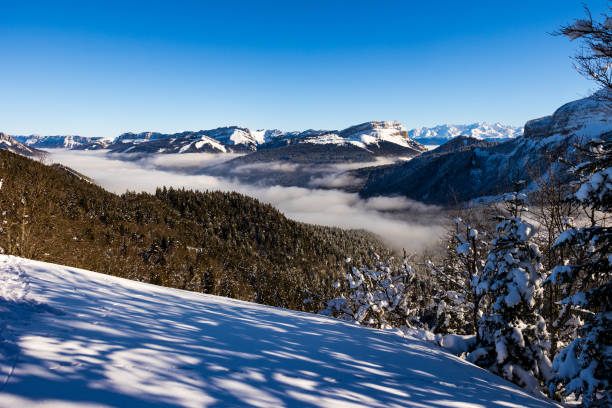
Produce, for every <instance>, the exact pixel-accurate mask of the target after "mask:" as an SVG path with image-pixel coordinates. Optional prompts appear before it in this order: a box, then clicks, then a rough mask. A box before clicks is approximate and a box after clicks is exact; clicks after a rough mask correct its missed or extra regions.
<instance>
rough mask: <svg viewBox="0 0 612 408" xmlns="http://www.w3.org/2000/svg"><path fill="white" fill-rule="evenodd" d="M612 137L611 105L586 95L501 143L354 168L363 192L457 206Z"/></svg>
mask: <svg viewBox="0 0 612 408" xmlns="http://www.w3.org/2000/svg"><path fill="white" fill-rule="evenodd" d="M593 137H603V138H610V137H612V105H610V104H609V103H605V102H603V101H600V100H598V99H597V98H596V97H589V98H584V99H580V100H577V101H573V102H570V103H568V104H565V105H563V106H562V107H560V108H559V109H557V110H556V111H555V113H554V114H553V115H551V116H547V117H545V118H541V119H537V120H534V121H529V122H527V124H526V125H525V134H524V135H523V136H520V137H516V138H514V139H511V140H508V141H506V142H501V143H489V144H473V143H471V144H469V146H467V148H463V147H462V148H460V149H457V148H451V149H448V148H447V147H445V145H442V146H441V147H439V148H438V149H435V150H432V151H429V152H426V153H424V154H422V155H420V156H418V157H416V158H414V159H412V160H410V161H409V162H405V163H402V164H397V165H390V166H382V167H378V168H374V169H365V170H361V171H356V172H354V174H353V177H355V178H360V179H363V178H365V179H367V181H366V182H365V184H364V186H363V188H362V190H361V192H360V193H361V195H362V196H365V197H371V196H376V195H404V196H407V197H409V198H412V199H415V200H419V201H424V202H427V203H435V204H443V205H445V204H455V203H456V202H464V201H468V200H472V199H475V198H478V197H482V196H489V195H497V194H499V193H502V192H505V191H508V188H510V187H511V185H512V184H511V179H517V180H518V179H523V180H527V181H530V180H533V179H534V177H540V176H545V175H546V172H547V171H548V167H549V164H550V160H557V159H558V158H559V157H563V156H566V157H567V158H568V159H571V158H572V155H574V144H576V143H580V142H583V141H586V140H589V139H591V138H593Z"/></svg>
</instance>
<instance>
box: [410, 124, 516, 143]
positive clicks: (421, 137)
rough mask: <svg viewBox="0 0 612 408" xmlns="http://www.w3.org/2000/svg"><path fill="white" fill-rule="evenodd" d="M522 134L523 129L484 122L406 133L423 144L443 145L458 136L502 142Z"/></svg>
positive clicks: (443, 126) (440, 126) (423, 128)
mask: <svg viewBox="0 0 612 408" xmlns="http://www.w3.org/2000/svg"><path fill="white" fill-rule="evenodd" d="M522 134H523V128H521V127H516V126H510V125H504V124H501V123H493V124H489V123H486V122H477V123H472V124H471V125H448V124H445V125H438V126H435V127H432V128H426V127H422V128H417V129H411V130H409V131H408V136H409V137H410V138H411V139H414V140H416V141H418V142H419V143H423V144H428V145H430V144H432V145H436V144H438V145H439V144H444V143H446V142H447V141H449V140H451V139H453V138H455V137H458V136H469V137H473V138H475V139H480V140H488V141H502V140H508V139H513V138H515V137H518V136H521V135H522Z"/></svg>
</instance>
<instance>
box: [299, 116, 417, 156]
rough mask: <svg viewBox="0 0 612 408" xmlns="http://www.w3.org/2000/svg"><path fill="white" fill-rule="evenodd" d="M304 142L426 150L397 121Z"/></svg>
mask: <svg viewBox="0 0 612 408" xmlns="http://www.w3.org/2000/svg"><path fill="white" fill-rule="evenodd" d="M304 142H305V143H315V144H351V145H354V146H357V147H360V148H368V146H372V145H374V146H380V145H381V143H390V144H393V145H398V146H401V147H405V148H411V149H415V150H417V151H421V150H422V151H424V150H425V149H424V148H423V147H422V146H421V145H420V144H419V143H416V142H414V141H413V140H411V139H410V138H409V137H408V131H407V130H406V128H405V127H404V125H402V124H401V123H399V122H396V121H372V122H365V123H361V124H359V125H355V126H351V127H348V128H346V129H344V130H341V131H330V132H325V133H322V134H319V135H315V136H312V137H308V138H306V139H305V140H304Z"/></svg>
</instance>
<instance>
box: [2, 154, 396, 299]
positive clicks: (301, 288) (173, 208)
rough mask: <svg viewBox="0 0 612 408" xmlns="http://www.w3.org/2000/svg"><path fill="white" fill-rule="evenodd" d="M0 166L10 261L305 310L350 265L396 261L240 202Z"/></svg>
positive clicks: (368, 237)
mask: <svg viewBox="0 0 612 408" xmlns="http://www.w3.org/2000/svg"><path fill="white" fill-rule="evenodd" d="M0 163H1V164H2V166H1V167H0V179H2V180H3V183H2V186H1V188H0V211H2V218H0V221H1V222H2V223H3V224H2V230H1V231H0V247H1V248H2V251H0V252H4V253H8V254H13V255H20V256H25V257H28V258H33V259H40V260H45V261H51V262H56V263H62V264H68V265H73V266H77V267H81V268H87V269H92V270H95V271H98V272H105V273H112V274H116V275H119V276H122V277H127V278H130V279H136V280H139V281H145V282H151V283H155V284H159V285H163V286H170V287H177V288H181V289H188V290H194V291H199V292H206V293H212V294H222V295H225V296H230V297H235V298H239V299H246V300H256V301H257V302H260V303H266V304H271V305H274V306H284V307H290V308H295V309H300V310H314V309H317V308H318V307H319V306H318V304H317V303H316V302H311V303H304V302H303V300H304V299H307V298H312V297H316V296H318V295H320V296H321V298H328V295H329V292H331V291H332V290H333V289H332V286H331V283H332V282H333V280H334V279H336V278H337V277H338V276H340V275H341V274H343V273H344V272H345V267H346V266H345V262H344V259H345V258H346V257H352V258H354V259H363V260H364V261H366V260H367V259H369V257H370V255H371V253H372V251H375V252H377V253H380V254H381V255H384V254H389V251H388V250H387V249H385V247H384V246H383V245H382V244H381V243H380V242H379V241H378V239H377V238H375V237H374V236H373V235H372V234H369V233H365V232H361V231H345V230H341V229H339V228H328V227H320V226H315V225H308V224H303V223H299V222H295V221H292V220H289V219H287V218H286V217H285V216H284V215H282V214H281V213H280V212H279V211H278V210H276V209H274V208H273V207H272V206H271V205H267V204H263V203H261V202H259V201H257V200H255V199H252V198H249V197H246V196H243V195H240V194H237V193H222V192H194V191H184V190H175V189H160V190H159V191H157V193H156V194H145V193H142V194H135V193H127V194H124V195H122V196H118V195H115V194H112V193H109V192H107V191H105V190H103V189H102V188H100V187H99V186H97V185H95V184H92V183H91V182H90V180H88V179H87V178H84V177H83V175H80V174H78V173H77V172H74V171H72V170H70V169H66V168H65V167H62V166H46V165H44V164H42V163H39V162H37V161H33V160H30V159H27V158H25V157H21V156H18V155H15V154H12V153H10V152H7V151H2V150H0ZM67 248H70V249H69V250H67ZM317 299H318V298H317Z"/></svg>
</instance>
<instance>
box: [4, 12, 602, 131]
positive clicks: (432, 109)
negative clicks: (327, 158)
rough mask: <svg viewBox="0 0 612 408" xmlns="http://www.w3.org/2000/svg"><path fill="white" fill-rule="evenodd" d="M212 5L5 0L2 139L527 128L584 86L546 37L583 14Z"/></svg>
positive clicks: (560, 41)
mask: <svg viewBox="0 0 612 408" xmlns="http://www.w3.org/2000/svg"><path fill="white" fill-rule="evenodd" d="M215 3H216V4H214V3H213V2H205V1H169V0H168V1H151V0H149V1H127V0H125V1H117V2H116V1H112V0H111V1H84V0H81V1H75V2H71V1H61V0H56V1H22V0H14V1H13V0H8V1H7V0H0V131H5V132H8V133H9V134H30V133H39V134H81V135H85V136H109V137H110V136H116V135H118V134H119V133H122V132H124V131H145V130H157V131H179V130H196V129H207V128H212V127H216V126H224V125H232V124H236V125H243V126H247V127H250V128H280V129H285V130H299V129H305V128H342V127H345V126H348V125H351V124H355V123H359V122H363V121H367V120H399V121H401V122H402V123H404V124H405V125H406V126H407V127H409V128H412V127H419V126H431V125H435V124H440V123H471V122H476V121H488V122H496V121H499V122H503V123H508V124H513V125H522V124H523V123H524V122H525V121H526V120H528V119H532V118H535V117H538V116H543V115H546V114H550V113H552V111H553V110H554V109H555V108H557V107H558V106H560V105H561V104H562V103H565V102H568V101H570V100H573V99H577V98H579V97H583V96H586V95H587V94H588V93H589V91H590V90H593V86H594V85H592V84H591V83H590V82H588V81H586V80H584V79H582V78H581V77H580V76H579V75H578V74H577V73H576V72H575V71H574V69H573V67H572V63H571V61H570V59H569V56H570V55H572V54H573V53H574V51H575V50H576V46H577V44H575V43H570V42H569V41H568V40H567V39H565V38H560V37H552V36H550V35H549V33H550V32H552V31H554V30H555V29H556V28H557V27H558V26H559V25H560V24H563V23H568V22H570V21H571V20H573V19H574V18H576V17H581V16H582V15H583V11H582V7H581V3H580V1H569V0H555V1H548V0H538V1H533V0H525V1H518V0H517V1H491V0H489V1H467V0H466V1H435V2H434V1H431V2H430V1H408V0H406V1H360V0H351V1H332V0H328V1H314V0H310V1H300V2H293V1H279V2H272V1H230V0H226V1H223V2H215ZM587 5H589V6H590V7H591V9H592V11H593V12H594V14H595V15H599V14H600V13H601V12H603V11H604V8H605V6H606V1H605V0H598V1H588V0H587Z"/></svg>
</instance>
